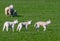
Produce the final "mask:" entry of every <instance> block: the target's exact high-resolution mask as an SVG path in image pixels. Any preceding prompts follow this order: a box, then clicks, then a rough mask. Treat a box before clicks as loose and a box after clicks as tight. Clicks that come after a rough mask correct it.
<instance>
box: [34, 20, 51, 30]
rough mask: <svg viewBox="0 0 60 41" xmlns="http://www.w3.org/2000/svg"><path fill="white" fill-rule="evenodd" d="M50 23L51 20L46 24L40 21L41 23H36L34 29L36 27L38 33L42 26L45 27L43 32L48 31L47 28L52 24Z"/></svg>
mask: <svg viewBox="0 0 60 41" xmlns="http://www.w3.org/2000/svg"><path fill="white" fill-rule="evenodd" d="M50 23H51V21H50V20H48V21H46V22H43V21H39V22H36V23H35V25H34V27H35V26H36V29H37V31H39V30H38V29H39V27H40V26H43V28H44V29H43V31H45V30H46V26H47V25H48V24H50Z"/></svg>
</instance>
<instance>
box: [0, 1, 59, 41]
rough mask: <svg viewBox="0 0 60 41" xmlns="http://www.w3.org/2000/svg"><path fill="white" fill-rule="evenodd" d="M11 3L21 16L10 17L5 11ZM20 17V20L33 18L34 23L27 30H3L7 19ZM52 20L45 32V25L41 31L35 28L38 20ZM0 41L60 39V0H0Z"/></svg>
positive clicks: (47, 40) (46, 40)
mask: <svg viewBox="0 0 60 41" xmlns="http://www.w3.org/2000/svg"><path fill="white" fill-rule="evenodd" d="M10 4H13V5H14V8H15V9H16V10H17V12H18V14H19V15H20V17H9V16H6V15H5V13H4V8H5V7H6V6H8V5H10ZM14 19H18V20H19V22H22V21H27V20H32V24H31V25H30V26H29V27H28V31H27V32H26V30H25V28H22V30H21V32H17V31H16V28H17V25H18V24H16V25H15V31H14V32H12V31H11V29H9V31H8V32H6V31H4V32H3V31H2V28H3V24H4V22H5V21H13V20H14ZM49 19H50V20H51V24H50V25H48V26H47V30H46V31H45V32H44V31H43V27H41V28H40V29H39V32H37V31H36V30H35V27H34V23H35V22H37V21H47V20H49ZM0 41H60V0H0Z"/></svg>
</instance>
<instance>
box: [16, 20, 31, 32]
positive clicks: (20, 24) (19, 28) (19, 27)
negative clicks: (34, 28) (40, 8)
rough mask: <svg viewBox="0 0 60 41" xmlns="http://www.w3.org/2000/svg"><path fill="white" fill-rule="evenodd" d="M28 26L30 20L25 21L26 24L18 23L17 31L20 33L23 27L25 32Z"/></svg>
mask: <svg viewBox="0 0 60 41" xmlns="http://www.w3.org/2000/svg"><path fill="white" fill-rule="evenodd" d="M30 24H31V20H30V21H27V22H21V23H19V24H18V26H17V31H20V30H21V28H22V27H23V26H25V28H26V30H27V27H28V25H30Z"/></svg>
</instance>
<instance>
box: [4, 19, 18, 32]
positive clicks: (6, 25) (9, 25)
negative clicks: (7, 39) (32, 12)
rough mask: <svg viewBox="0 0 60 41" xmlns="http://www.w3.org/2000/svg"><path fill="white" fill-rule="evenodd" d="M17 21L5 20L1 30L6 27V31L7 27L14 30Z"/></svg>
mask: <svg viewBox="0 0 60 41" xmlns="http://www.w3.org/2000/svg"><path fill="white" fill-rule="evenodd" d="M17 23H18V20H14V21H13V22H10V21H6V22H5V23H4V25H3V31H4V29H6V31H8V28H9V27H10V28H12V31H13V32H14V25H15V24H17Z"/></svg>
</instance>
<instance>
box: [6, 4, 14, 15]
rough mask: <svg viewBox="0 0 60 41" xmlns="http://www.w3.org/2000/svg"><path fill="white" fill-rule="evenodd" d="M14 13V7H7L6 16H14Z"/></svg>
mask: <svg viewBox="0 0 60 41" xmlns="http://www.w3.org/2000/svg"><path fill="white" fill-rule="evenodd" d="M13 13H14V6H13V5H10V6H7V7H5V15H13Z"/></svg>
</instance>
